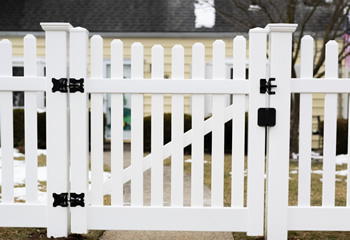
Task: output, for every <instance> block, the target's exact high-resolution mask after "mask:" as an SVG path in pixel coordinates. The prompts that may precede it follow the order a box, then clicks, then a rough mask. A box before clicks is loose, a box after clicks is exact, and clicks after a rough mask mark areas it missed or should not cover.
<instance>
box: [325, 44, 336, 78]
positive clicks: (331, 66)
mask: <svg viewBox="0 0 350 240" xmlns="http://www.w3.org/2000/svg"><path fill="white" fill-rule="evenodd" d="M337 76H338V43H337V42H336V41H335V40H330V41H328V42H327V44H326V60H325V77H326V78H327V77H337Z"/></svg>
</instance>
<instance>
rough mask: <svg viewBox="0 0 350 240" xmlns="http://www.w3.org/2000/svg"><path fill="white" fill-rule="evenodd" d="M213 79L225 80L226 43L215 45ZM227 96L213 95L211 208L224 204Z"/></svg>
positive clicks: (221, 42) (218, 41)
mask: <svg viewBox="0 0 350 240" xmlns="http://www.w3.org/2000/svg"><path fill="white" fill-rule="evenodd" d="M213 79H225V43H224V41H222V40H216V41H215V42H214V43H213ZM225 99H226V96H225V95H213V104H212V107H213V109H212V112H213V116H212V118H213V123H212V124H213V127H212V160H211V164H212V173H211V206H212V207H222V206H223V204H224V136H225V133H224V108H225Z"/></svg>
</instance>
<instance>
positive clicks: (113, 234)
mask: <svg viewBox="0 0 350 240" xmlns="http://www.w3.org/2000/svg"><path fill="white" fill-rule="evenodd" d="M110 162H111V154H110V152H104V163H105V164H106V165H107V166H110ZM129 165H130V151H129V149H128V145H126V146H125V153H124V167H127V166H129ZM170 175H171V168H170V167H168V166H164V205H165V206H169V205H170V184H171V181H170V179H171V178H170ZM150 180H151V171H150V170H147V171H146V172H145V173H144V205H145V206H150V202H151V199H150V197H151V194H150V190H151V181H150ZM203 188H204V205H205V206H209V205H210V189H209V188H207V187H206V186H203ZM190 201H191V176H190V175H188V174H186V173H185V174H184V205H185V206H190V203H191V202H190ZM124 204H126V205H129V204H130V182H129V183H126V184H124ZM116 239H118V240H122V239H125V240H126V239H127V240H134V239H135V240H136V239H137V240H151V239H152V240H153V239H166V240H167V239H171V240H177V239H179V240H180V239H184V240H186V239H198V240H199V239H201V240H209V239H225V240H226V239H227V240H229V239H230V240H232V239H233V237H232V234H231V233H228V232H169V231H105V232H104V233H103V235H102V236H101V237H100V240H116Z"/></svg>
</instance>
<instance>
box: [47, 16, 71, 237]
mask: <svg viewBox="0 0 350 240" xmlns="http://www.w3.org/2000/svg"><path fill="white" fill-rule="evenodd" d="M41 26H42V28H43V29H44V30H45V36H46V76H47V85H46V86H47V90H46V121H47V123H46V148H47V160H46V161H47V203H48V209H47V213H48V215H47V216H48V221H47V235H48V236H49V237H51V236H52V237H66V236H67V235H68V231H69V226H68V223H69V220H68V218H69V213H68V208H62V207H53V200H54V199H53V193H56V194H61V193H67V192H69V191H68V190H69V186H68V185H69V182H68V181H69V164H68V154H69V152H68V149H69V147H68V137H69V135H68V114H67V104H68V103H67V102H68V96H67V93H60V92H55V93H53V92H52V87H53V84H52V78H55V79H59V78H66V77H67V75H68V73H67V47H68V42H67V39H68V31H69V30H70V28H72V26H71V25H70V24H69V23H41ZM57 123H58V124H57Z"/></svg>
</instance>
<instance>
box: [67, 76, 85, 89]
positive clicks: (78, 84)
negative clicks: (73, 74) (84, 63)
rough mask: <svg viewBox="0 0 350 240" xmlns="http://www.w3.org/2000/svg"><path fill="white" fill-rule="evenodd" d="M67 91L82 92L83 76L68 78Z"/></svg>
mask: <svg viewBox="0 0 350 240" xmlns="http://www.w3.org/2000/svg"><path fill="white" fill-rule="evenodd" d="M69 92H70V93H75V92H81V93H83V92H84V78H80V79H75V78H70V79H69Z"/></svg>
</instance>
